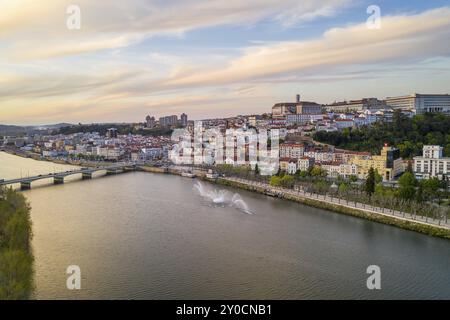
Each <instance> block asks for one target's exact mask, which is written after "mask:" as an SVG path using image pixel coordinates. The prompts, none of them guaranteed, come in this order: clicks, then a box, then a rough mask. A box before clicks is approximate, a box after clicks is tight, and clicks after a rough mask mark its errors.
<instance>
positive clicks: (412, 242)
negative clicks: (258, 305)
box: [0, 153, 450, 299]
mask: <svg viewBox="0 0 450 320" xmlns="http://www.w3.org/2000/svg"><path fill="white" fill-rule="evenodd" d="M55 167H56V168H55ZM54 170H56V171H58V170H67V167H65V166H61V165H54V164H52V163H46V162H37V161H34V160H28V159H22V158H18V157H15V156H11V155H7V154H5V153H0V178H5V177H6V178H14V177H20V174H22V175H23V176H24V175H26V174H28V171H29V172H30V174H44V173H48V172H53V171H54ZM25 172H26V173H25ZM71 180H72V181H69V182H68V183H66V184H64V185H58V186H53V185H51V186H45V184H51V183H52V182H51V181H47V182H41V183H40V185H39V184H38V183H36V186H35V185H34V184H33V187H32V190H30V191H26V192H24V194H25V196H26V197H27V198H28V200H29V201H30V203H31V206H32V220H33V232H34V238H33V250H34V255H35V260H36V261H35V282H36V292H35V297H36V298H38V299H55V298H62V299H81V298H87V299H346V298H349V299H378V298H381V299H393V298H399V299H422V298H424V299H433V298H439V299H444V298H446V299H450V241H448V240H443V239H438V238H433V237H430V236H426V235H422V234H418V233H414V232H410V231H405V230H402V229H398V228H395V227H391V226H386V225H382V224H378V223H374V222H370V221H365V220H362V219H358V218H353V217H348V216H345V215H340V214H336V213H332V212H329V211H325V210H320V209H315V208H311V207H307V206H303V205H300V204H297V203H293V202H288V201H284V200H279V199H273V198H270V197H266V196H263V195H259V194H254V193H250V192H246V191H242V190H237V189H235V190H233V189H227V194H229V195H230V196H231V195H233V194H234V193H238V194H239V196H238V197H239V199H240V200H242V201H243V202H245V205H246V207H247V208H248V211H245V212H244V211H243V210H241V209H240V208H239V207H237V206H232V205H227V204H223V203H221V204H218V203H214V201H211V199H209V198H207V197H202V196H200V195H199V192H198V190H197V189H198V188H197V187H194V186H195V184H196V183H197V182H196V181H195V180H192V179H189V178H183V177H178V176H171V175H161V174H151V173H141V172H136V173H126V174H122V175H117V176H108V177H97V178H95V179H93V180H90V181H81V180H80V178H79V177H78V178H77V177H74V178H72V179H71ZM203 188H205V189H207V190H210V191H211V192H213V190H214V189H224V188H223V187H220V186H216V185H211V184H207V183H203ZM213 193H214V192H213ZM216 194H223V192H220V191H219V190H217V192H216ZM249 213H252V214H249ZM69 265H77V266H79V267H80V269H81V275H82V279H81V290H74V291H72V290H68V289H67V287H66V280H67V277H68V275H67V274H66V269H67V267H68V266H69ZM369 265H377V266H379V267H380V268H381V290H369V289H367V286H366V280H367V278H368V277H369V275H368V274H367V273H366V269H367V267H368V266H369Z"/></svg>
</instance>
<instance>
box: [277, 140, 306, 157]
mask: <svg viewBox="0 0 450 320" xmlns="http://www.w3.org/2000/svg"><path fill="white" fill-rule="evenodd" d="M304 151H305V146H304V145H303V144H300V143H282V144H280V158H300V157H302V156H303V153H304Z"/></svg>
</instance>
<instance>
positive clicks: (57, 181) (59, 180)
mask: <svg viewBox="0 0 450 320" xmlns="http://www.w3.org/2000/svg"><path fill="white" fill-rule="evenodd" d="M53 183H54V184H63V183H64V177H54V178H53Z"/></svg>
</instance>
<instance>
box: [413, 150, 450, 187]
mask: <svg viewBox="0 0 450 320" xmlns="http://www.w3.org/2000/svg"><path fill="white" fill-rule="evenodd" d="M442 149H443V148H442V147H441V146H424V147H423V155H422V157H414V168H413V169H414V173H415V175H416V177H417V178H418V179H430V178H434V177H437V178H439V179H441V180H442V179H444V178H445V177H447V176H448V175H449V174H450V158H449V157H444V156H443V153H442Z"/></svg>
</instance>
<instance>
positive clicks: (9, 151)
mask: <svg viewBox="0 0 450 320" xmlns="http://www.w3.org/2000/svg"><path fill="white" fill-rule="evenodd" d="M0 152H5V153H7V154H10V155H12V156H17V157H21V158H24V159H32V160H36V161H42V162H49V163H55V164H62V165H71V166H82V167H96V166H99V165H102V163H97V162H96V163H92V162H85V161H78V160H77V161H75V160H58V159H51V158H45V157H42V156H41V155H40V154H37V153H32V152H26V151H19V150H14V149H2V150H1V151H0ZM108 164H110V163H108Z"/></svg>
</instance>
